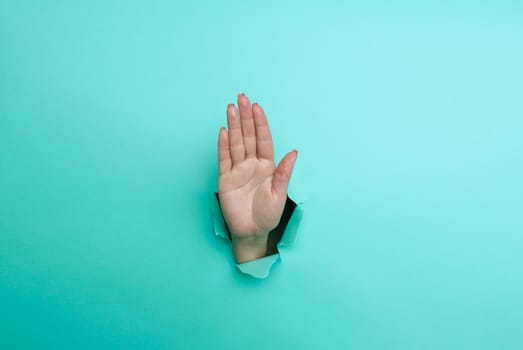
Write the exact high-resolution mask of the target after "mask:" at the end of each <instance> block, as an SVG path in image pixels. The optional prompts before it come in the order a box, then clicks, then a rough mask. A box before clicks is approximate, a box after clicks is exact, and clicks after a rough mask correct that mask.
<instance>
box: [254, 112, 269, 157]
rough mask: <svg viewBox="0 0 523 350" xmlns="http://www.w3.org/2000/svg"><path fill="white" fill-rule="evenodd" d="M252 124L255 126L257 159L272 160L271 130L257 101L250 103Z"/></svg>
mask: <svg viewBox="0 0 523 350" xmlns="http://www.w3.org/2000/svg"><path fill="white" fill-rule="evenodd" d="M252 113H253V117H254V125H255V126H256V153H257V156H258V158H259V159H268V160H271V161H274V148H273V145H272V136H271V130H270V129H269V124H268V123H267V118H266V117H265V112H264V111H263V108H261V106H260V105H259V104H257V103H254V104H253V105H252Z"/></svg>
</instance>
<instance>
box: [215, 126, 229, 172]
mask: <svg viewBox="0 0 523 350" xmlns="http://www.w3.org/2000/svg"><path fill="white" fill-rule="evenodd" d="M231 166H232V161H231V155H230V153H229V135H228V134H227V130H225V128H224V127H221V128H220V135H219V136H218V172H219V174H220V175H224V174H226V173H227V172H229V170H231Z"/></svg>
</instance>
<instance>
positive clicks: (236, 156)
mask: <svg viewBox="0 0 523 350" xmlns="http://www.w3.org/2000/svg"><path fill="white" fill-rule="evenodd" d="M227 125H228V127H229V152H230V154H231V159H232V165H233V166H234V165H235V164H238V163H239V162H241V161H242V160H244V159H245V146H244V145H243V137H242V129H241V126H240V120H239V119H238V110H237V109H236V107H234V105H233V104H230V105H229V106H227Z"/></svg>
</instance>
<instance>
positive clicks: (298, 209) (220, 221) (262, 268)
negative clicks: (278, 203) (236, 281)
mask: <svg viewBox="0 0 523 350" xmlns="http://www.w3.org/2000/svg"><path fill="white" fill-rule="evenodd" d="M302 204H303V202H299V203H296V202H295V201H294V200H292V199H291V198H290V197H289V196H287V202H286V203H285V208H284V209H283V214H282V217H281V220H280V223H279V224H278V226H277V227H276V228H275V229H274V230H272V231H271V233H270V234H269V238H268V243H267V244H268V249H267V251H268V252H269V254H271V253H272V254H271V255H268V256H265V257H263V258H260V259H256V260H252V261H249V262H246V263H242V264H236V267H238V269H239V270H240V271H241V272H243V273H245V274H248V275H251V276H253V277H255V278H260V279H264V278H266V277H267V276H268V275H269V272H270V270H271V268H272V266H273V265H274V263H276V262H277V261H279V260H281V258H280V254H281V248H284V249H285V247H287V246H289V245H291V244H292V243H293V242H294V240H295V239H296V235H297V233H298V226H299V224H300V221H301V218H302V216H303V208H302ZM211 214H212V219H213V223H214V232H215V234H216V236H218V237H221V238H223V239H226V240H228V241H229V242H230V240H231V236H230V232H229V229H228V227H227V224H226V223H225V219H224V218H223V214H222V210H221V208H220V201H219V198H218V193H213V194H212V195H211Z"/></svg>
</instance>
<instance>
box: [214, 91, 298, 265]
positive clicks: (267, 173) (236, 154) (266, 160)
mask: <svg viewBox="0 0 523 350" xmlns="http://www.w3.org/2000/svg"><path fill="white" fill-rule="evenodd" d="M238 106H239V109H240V111H239V113H238V110H237V109H236V107H235V106H234V104H229V105H228V106H227V125H228V131H227V130H225V128H223V127H222V128H220V135H219V140H218V161H219V179H218V195H219V198H220V206H221V209H222V213H223V216H224V219H225V222H226V223H227V226H228V227H229V231H230V233H231V241H232V246H233V251H234V256H235V258H236V261H237V262H238V263H242V262H246V261H250V260H255V259H258V258H261V257H263V256H265V255H266V254H267V237H268V236H269V232H270V231H271V230H273V229H274V228H276V226H278V223H279V222H280V219H281V216H282V213H283V209H284V207H285V202H286V200H287V187H288V184H289V180H290V178H291V174H292V170H293V168H294V164H295V162H296V158H297V156H298V152H297V151H293V152H289V153H287V154H286V155H285V156H284V157H283V158H282V160H281V161H280V163H279V164H278V167H277V168H275V164H274V149H273V144H272V136H271V132H270V129H269V125H268V123H267V118H266V117H265V112H264V111H263V109H262V108H261V106H260V105H258V104H257V103H254V104H253V105H252V106H251V103H250V102H249V99H248V98H247V96H245V95H244V94H240V95H238ZM238 114H239V117H238Z"/></svg>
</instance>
